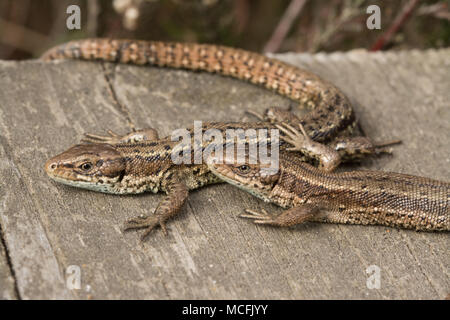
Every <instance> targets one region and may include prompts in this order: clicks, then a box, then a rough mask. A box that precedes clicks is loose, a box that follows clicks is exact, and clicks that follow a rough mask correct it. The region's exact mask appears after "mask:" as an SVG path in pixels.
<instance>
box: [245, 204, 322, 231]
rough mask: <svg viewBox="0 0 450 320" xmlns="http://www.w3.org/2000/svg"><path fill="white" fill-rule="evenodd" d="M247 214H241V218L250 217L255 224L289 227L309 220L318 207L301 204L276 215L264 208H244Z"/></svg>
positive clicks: (317, 210)
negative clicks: (258, 210)
mask: <svg viewBox="0 0 450 320" xmlns="http://www.w3.org/2000/svg"><path fill="white" fill-rule="evenodd" d="M245 212H246V213H247V214H241V215H240V217H241V218H247V219H252V220H253V222H254V223H256V224H268V225H272V226H277V227H289V226H293V225H296V224H300V223H303V222H306V221H309V220H311V218H312V217H314V216H315V215H316V214H317V213H318V212H319V207H317V206H314V205H310V204H303V205H301V206H298V207H292V208H290V209H287V210H285V211H283V212H282V213H280V214H279V215H277V216H272V215H270V214H268V213H267V211H266V210H264V209H261V212H257V211H253V210H249V209H247V210H245Z"/></svg>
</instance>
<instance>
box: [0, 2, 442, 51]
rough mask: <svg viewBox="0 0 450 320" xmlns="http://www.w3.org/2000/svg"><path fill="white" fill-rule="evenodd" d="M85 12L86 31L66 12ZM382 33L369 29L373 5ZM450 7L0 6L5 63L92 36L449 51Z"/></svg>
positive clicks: (287, 47)
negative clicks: (74, 26) (71, 26)
mask: <svg viewBox="0 0 450 320" xmlns="http://www.w3.org/2000/svg"><path fill="white" fill-rule="evenodd" d="M72 4H76V5H78V6H79V7H80V8H81V30H68V28H67V27H66V19H67V17H68V14H67V13H66V9H67V7H68V6H69V5H72ZM373 4H376V5H378V6H379V7H380V9H381V29H380V30H369V29H368V28H367V26H366V20H367V18H368V17H369V15H370V14H368V13H366V9H367V7H368V6H369V5H373ZM449 7H450V0H444V1H442V0H440V1H439V0H383V1H380V0H378V1H376V0H369V1H365V0H84V1H82V0H79V1H75V0H70V1H66V0H0V59H8V60H10V59H16V60H20V59H29V58H36V57H38V56H39V55H40V54H41V53H42V52H44V51H45V50H46V49H48V48H49V47H51V46H54V45H56V44H58V43H61V42H65V41H69V40H73V39H79V38H87V37H111V38H135V39H149V40H165V41H188V42H200V43H214V44H223V45H228V46H234V47H240V48H244V49H249V50H253V51H258V52H286V51H295V52H318V51H326V52H329V51H347V50H351V49H355V48H365V49H367V50H372V51H377V50H400V49H413V48H417V49H426V48H439V47H448V46H449V44H450V13H449Z"/></svg>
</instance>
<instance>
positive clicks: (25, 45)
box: [0, 18, 50, 55]
mask: <svg viewBox="0 0 450 320" xmlns="http://www.w3.org/2000/svg"><path fill="white" fill-rule="evenodd" d="M0 29H4V30H8V32H5V33H4V34H3V37H2V39H0V41H1V42H2V43H5V44H7V45H9V46H11V47H14V48H18V49H20V50H23V51H26V52H29V53H31V54H33V55H35V54H36V53H37V52H38V51H39V50H40V48H42V47H46V46H48V44H49V43H50V39H49V38H48V37H47V36H45V35H43V34H41V33H38V32H36V31H33V30H31V29H28V28H25V27H23V26H21V25H18V24H15V23H12V22H9V21H6V20H3V19H1V18H0ZM17 34H21V35H22V36H21V37H20V38H18V37H17V36H16V35H17Z"/></svg>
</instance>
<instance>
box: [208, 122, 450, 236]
mask: <svg viewBox="0 0 450 320" xmlns="http://www.w3.org/2000/svg"><path fill="white" fill-rule="evenodd" d="M276 126H277V127H278V128H279V129H280V130H282V131H284V132H285V133H286V135H285V136H283V137H280V139H284V140H286V141H288V142H289V143H290V144H292V145H294V147H292V149H296V148H297V147H298V146H299V145H302V144H303V143H304V140H309V139H310V138H309V137H308V136H307V133H306V132H305V130H304V129H303V128H302V125H301V124H299V129H300V131H299V130H298V129H295V128H294V127H292V126H290V125H289V124H276ZM296 146H297V147H296ZM324 147H327V146H324ZM212 160H213V159H212ZM279 164H280V165H279V170H277V171H274V170H270V169H269V168H268V167H267V165H265V164H261V163H254V164H251V163H249V158H247V162H245V163H236V161H234V160H233V159H229V160H228V162H221V163H214V161H209V164H208V166H209V168H210V170H211V171H212V172H213V173H215V174H216V175H217V176H219V177H220V178H221V179H223V180H225V181H226V182H228V183H230V184H232V185H235V186H237V187H239V188H241V189H243V190H245V191H247V192H249V193H251V194H252V195H254V196H257V197H258V198H260V199H262V200H264V201H265V202H270V203H274V204H276V205H278V206H281V207H282V208H285V209H287V210H284V211H282V212H281V213H280V214H278V215H271V214H269V213H268V212H267V211H266V210H264V209H262V210H261V211H260V212H258V211H255V210H250V209H247V210H245V213H244V214H241V217H243V218H247V219H251V220H252V221H253V222H254V223H256V224H264V225H272V226H278V227H288V226H293V225H296V224H301V223H304V222H306V221H314V222H324V223H342V224H362V225H369V224H378V225H384V226H389V227H398V228H405V229H416V230H418V231H449V230H450V183H448V182H443V181H438V180H433V179H429V178H425V177H418V176H413V175H407V174H400V173H394V172H384V171H374V170H373V171H371V170H357V171H344V172H333V171H334V170H323V169H320V168H316V167H314V166H312V165H310V164H308V163H306V162H304V161H301V160H299V159H298V158H296V157H295V156H294V155H293V154H292V153H289V152H281V153H280V162H279Z"/></svg>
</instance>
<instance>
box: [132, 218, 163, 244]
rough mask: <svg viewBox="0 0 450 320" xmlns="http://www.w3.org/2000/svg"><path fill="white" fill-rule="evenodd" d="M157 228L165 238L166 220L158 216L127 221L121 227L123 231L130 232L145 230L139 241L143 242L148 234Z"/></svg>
mask: <svg viewBox="0 0 450 320" xmlns="http://www.w3.org/2000/svg"><path fill="white" fill-rule="evenodd" d="M157 226H160V227H161V230H162V232H163V234H164V235H165V236H167V234H168V232H167V227H166V219H164V218H163V217H161V216H159V215H151V216H148V217H143V216H140V217H136V218H133V219H130V220H128V221H127V222H126V223H125V226H124V227H123V231H127V230H132V229H143V228H145V232H144V234H143V235H142V237H141V240H142V241H144V240H145V239H146V238H147V237H148V235H149V234H150V232H152V230H153V229H155V228H156V227H157Z"/></svg>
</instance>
